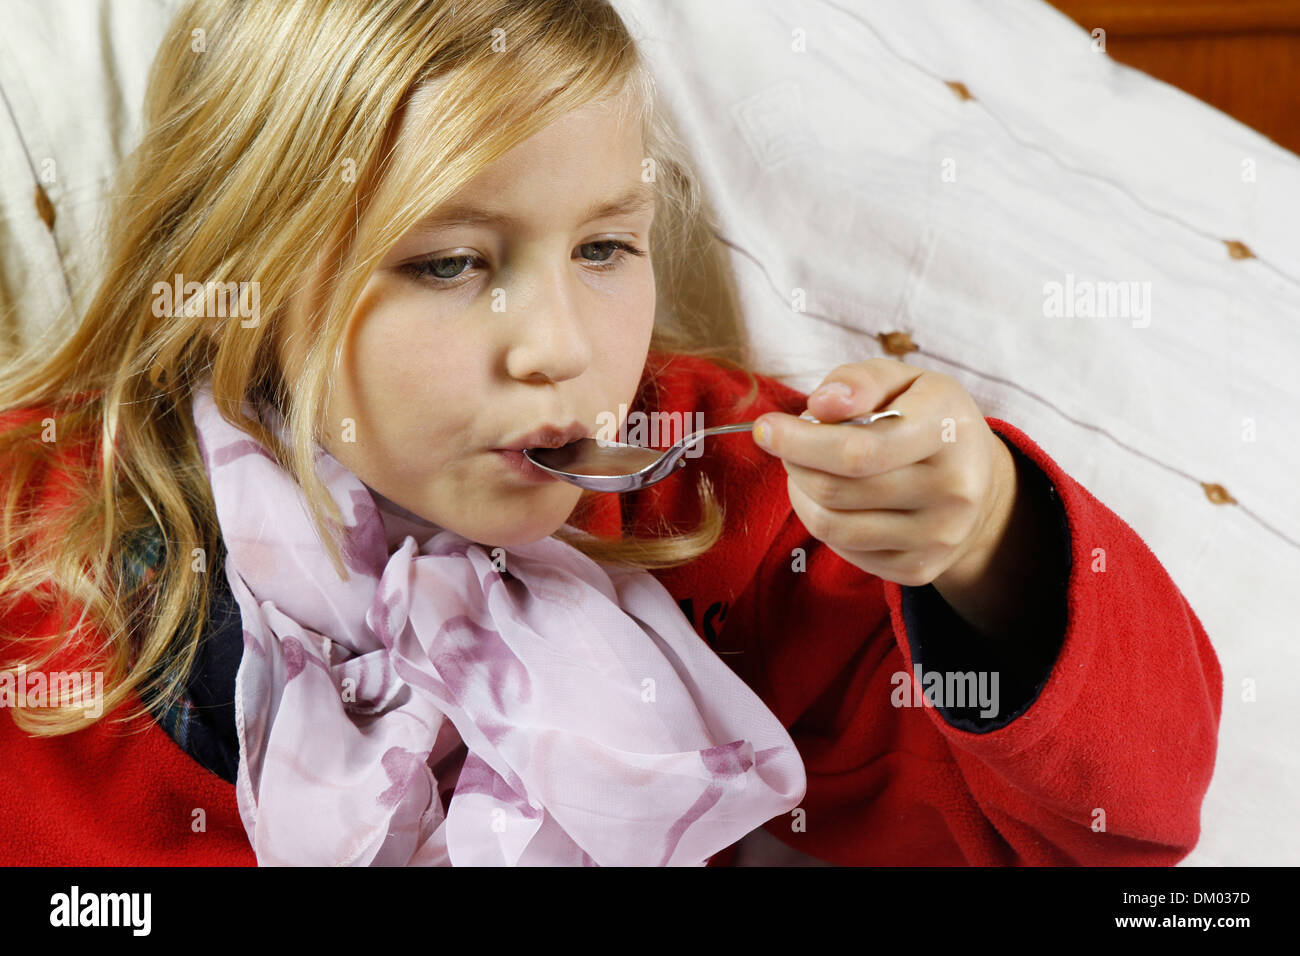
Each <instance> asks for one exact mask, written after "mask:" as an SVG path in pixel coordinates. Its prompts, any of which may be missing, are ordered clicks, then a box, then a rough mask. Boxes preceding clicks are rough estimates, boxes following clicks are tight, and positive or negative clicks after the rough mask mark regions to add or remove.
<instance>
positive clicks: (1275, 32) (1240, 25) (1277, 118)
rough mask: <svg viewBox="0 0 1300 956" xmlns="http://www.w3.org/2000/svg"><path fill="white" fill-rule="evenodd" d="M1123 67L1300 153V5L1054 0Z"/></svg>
mask: <svg viewBox="0 0 1300 956" xmlns="http://www.w3.org/2000/svg"><path fill="white" fill-rule="evenodd" d="M1050 2H1051V3H1052V5H1053V6H1054V7H1056V8H1057V9H1059V10H1060V11H1061V12H1063V13H1065V14H1067V15H1068V16H1069V17H1070V18H1071V19H1073V20H1074V21H1075V22H1076V23H1078V24H1079V25H1080V26H1082V27H1084V28H1085V29H1087V30H1089V31H1092V30H1096V29H1101V30H1105V31H1106V35H1105V42H1106V52H1107V53H1108V54H1109V55H1110V56H1112V57H1114V59H1116V60H1118V61H1119V62H1121V63H1124V64H1126V65H1128V66H1133V67H1136V68H1138V69H1139V70H1142V71H1144V72H1146V73H1150V74H1151V75H1152V76H1155V77H1157V78H1159V79H1161V80H1164V81H1165V82H1166V83H1170V84H1172V85H1174V86H1177V87H1179V88H1180V89H1182V90H1184V91H1186V92H1188V93H1190V94H1192V95H1193V96H1195V97H1197V98H1199V99H1202V100H1204V101H1205V102H1207V103H1209V104H1210V105H1211V106H1214V107H1216V108H1217V109H1220V110H1223V112H1225V113H1227V114H1229V115H1230V116H1232V117H1233V118H1235V119H1237V120H1240V121H1241V122H1243V123H1245V124H1246V125H1247V126H1250V127H1253V128H1254V129H1256V130H1258V131H1259V132H1261V133H1263V134H1264V135H1265V136H1267V137H1269V138H1270V139H1272V140H1273V141H1274V142H1276V143H1278V144H1279V145H1281V146H1284V147H1286V148H1287V149H1289V150H1291V151H1292V152H1297V153H1300V0H1050Z"/></svg>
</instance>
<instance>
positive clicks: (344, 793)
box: [193, 380, 806, 866]
mask: <svg viewBox="0 0 1300 956" xmlns="http://www.w3.org/2000/svg"><path fill="white" fill-rule="evenodd" d="M245 412H246V413H250V412H251V408H250V407H249V406H248V405H245ZM193 413H194V422H195V425H196V428H197V431H198V435H199V445H200V448H201V451H202V454H203V461H204V466H205V468H206V469H207V474H208V478H209V480H210V482H211V485H212V493H213V496H214V498H215V500H216V507H217V516H218V518H219V520H220V524H221V534H222V537H223V539H224V542H225V546H226V549H227V557H226V562H225V573H226V576H227V578H228V580H229V582H230V587H231V589H232V591H233V593H234V596H235V599H236V601H237V602H238V604H239V609H240V614H241V618H242V620H243V628H244V654H243V659H242V661H241V663H240V667H239V673H238V677H237V679H236V688H235V714H236V725H237V727H238V732H239V774H238V778H237V781H236V792H237V797H238V802H239V810H240V814H241V817H242V819H243V822H244V826H245V828H246V829H247V831H248V835H249V839H250V841H251V842H252V846H253V849H254V851H255V852H256V854H257V859H258V863H259V864H261V865H380V866H385V865H386V866H394V865H397V866H400V865H454V866H503V865H504V866H513V865H519V866H643V865H644V866H699V865H703V864H704V863H705V862H707V860H708V858H709V857H710V856H712V855H713V854H715V853H717V852H718V851H719V850H721V849H723V848H725V847H727V846H729V845H731V844H732V843H734V842H736V841H737V840H739V839H740V838H742V837H743V836H745V835H746V834H747V833H749V832H750V831H752V830H754V829H755V828H757V827H759V826H760V825H761V824H763V823H764V822H765V821H767V820H770V819H771V818H773V817H774V816H776V815H778V814H783V813H787V812H789V811H790V810H791V809H793V808H794V807H796V806H797V805H798V804H799V801H800V800H802V799H803V796H804V791H805V785H806V779H805V775H804V766H803V761H802V760H801V758H800V756H799V753H798V751H797V750H796V749H795V746H794V742H793V741H792V740H791V739H790V736H789V734H788V733H787V732H786V730H785V728H784V727H782V726H781V723H780V722H779V721H778V720H777V719H776V717H775V716H774V715H773V714H772V713H771V711H770V710H768V708H767V707H766V706H765V705H764V704H763V702H762V701H761V700H759V698H758V697H757V696H756V695H755V694H754V692H753V691H752V690H750V688H749V687H748V686H746V685H745V683H744V682H743V681H741V680H740V678H739V677H737V676H736V675H735V674H734V673H733V672H732V671H731V669H730V668H728V667H727V666H726V664H724V663H723V662H722V661H721V660H720V659H719V658H718V657H717V656H716V655H715V654H714V653H713V652H712V651H711V650H710V649H709V648H708V646H707V645H706V644H705V643H704V642H703V641H702V640H701V639H700V637H699V636H698V635H697V634H696V633H695V632H694V631H693V630H692V629H691V627H690V625H689V623H688V622H687V620H686V619H685V617H684V616H683V615H682V613H681V610H680V609H679V608H678V607H677V605H676V603H675V602H674V600H673V598H672V596H671V595H670V594H669V593H668V591H667V590H665V589H664V587H663V586H662V585H661V584H660V583H659V582H658V581H656V580H655V579H654V578H653V577H652V576H651V575H650V574H649V573H647V572H645V571H628V570H625V569H620V568H617V567H615V566H612V565H610V566H606V565H601V564H598V563H596V562H594V561H592V560H591V559H590V558H588V557H586V556H585V555H583V554H582V553H580V552H579V551H577V550H576V549H574V548H572V547H570V546H569V545H566V544H564V543H562V542H560V541H557V540H555V539H554V538H545V539H543V540H541V541H536V542H533V543H531V544H528V545H526V546H522V547H517V548H511V549H509V550H508V552H507V553H506V557H505V573H501V572H498V571H497V569H496V566H494V564H493V561H492V558H491V556H490V555H489V553H488V549H487V548H485V546H483V545H481V544H477V543H475V542H472V541H469V540H468V539H466V538H464V537H462V536H461V535H459V534H457V533H455V532H453V531H450V530H446V529H442V528H438V527H437V526H435V525H431V524H429V523H427V522H424V521H423V520H421V519H418V518H417V517H416V516H414V515H412V514H410V513H409V512H404V511H402V510H401V509H399V508H397V507H396V506H395V505H394V504H393V503H391V502H389V501H387V499H384V498H382V497H381V496H379V495H377V494H375V493H373V492H371V491H370V490H369V489H368V488H367V487H366V485H364V484H363V483H362V482H361V481H360V479H358V478H357V477H356V476H355V475H353V474H352V472H350V471H349V470H347V469H346V468H344V467H343V466H342V465H341V464H340V463H339V462H338V461H337V459H335V458H334V457H332V456H331V455H329V454H328V453H327V452H326V451H324V449H321V448H320V447H319V446H317V466H318V468H319V471H320V475H321V478H322V480H323V481H324V482H325V483H326V485H327V487H328V488H329V490H330V492H331V494H332V495H333V496H334V499H335V500H336V501H337V502H338V504H339V507H340V508H341V510H342V512H343V515H344V518H345V520H346V521H347V524H348V534H347V540H346V547H345V549H344V557H345V562H346V565H347V568H348V571H349V574H350V580H348V581H344V580H342V579H341V578H339V576H338V574H337V573H336V572H335V570H334V568H333V566H332V565H331V564H330V561H329V558H328V555H327V552H326V550H325V548H324V547H323V545H322V544H321V542H320V540H319V538H318V536H317V534H316V531H315V528H314V526H313V524H312V522H311V520H310V518H309V516H308V511H307V507H306V503H305V498H304V496H303V494H302V491H301V490H300V489H299V487H298V486H297V485H296V484H295V483H294V482H293V480H292V479H291V478H290V476H289V475H288V473H287V472H285V471H284V470H283V469H281V468H280V467H279V466H278V465H277V464H276V463H275V461H274V459H273V458H272V456H271V454H270V452H269V451H268V450H267V449H266V448H265V447H264V446H263V445H262V444H261V443H259V442H256V441H254V440H252V439H251V438H250V437H249V436H248V435H246V434H245V433H244V432H242V431H240V430H239V429H237V428H236V427H235V426H234V425H232V424H230V423H229V422H227V421H226V420H225V419H223V418H222V417H221V415H220V413H219V412H218V411H217V408H216V405H215V404H214V403H213V400H212V395H211V383H210V380H209V381H207V382H205V383H204V384H203V385H202V387H200V388H199V389H198V390H197V391H196V392H195V394H194V397H193ZM263 421H265V422H266V423H267V424H268V426H269V427H271V428H273V429H275V433H276V434H278V435H284V434H285V433H284V426H283V422H282V420H281V418H280V416H279V415H278V413H277V412H276V411H275V410H274V409H268V410H266V411H265V412H264V417H263Z"/></svg>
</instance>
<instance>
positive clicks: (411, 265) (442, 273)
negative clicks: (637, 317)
mask: <svg viewBox="0 0 1300 956" xmlns="http://www.w3.org/2000/svg"><path fill="white" fill-rule="evenodd" d="M578 248H579V249H596V250H600V249H606V250H608V251H607V253H606V255H605V257H604V258H601V257H600V255H599V253H597V255H596V256H595V257H591V256H588V257H585V258H586V259H587V264H588V265H590V266H591V267H592V268H594V269H596V270H597V271H600V272H605V271H608V270H610V269H616V268H618V266H619V265H620V264H621V263H622V262H623V260H624V258H625V257H626V256H629V255H632V256H644V255H645V250H643V249H638V248H636V246H634V245H632V244H631V243H629V242H624V241H623V240H621V239H603V240H601V241H600V242H586V243H583V244H582V245H581V246H579V247H578ZM459 263H478V264H480V265H482V264H483V260H482V259H481V258H480V257H479V256H435V257H433V258H429V259H419V260H417V261H415V262H408V263H407V264H406V265H404V266H402V267H401V269H402V271H403V272H406V273H407V274H408V275H411V276H414V277H415V278H417V279H423V280H425V281H427V282H432V283H433V284H434V285H439V286H453V285H459V284H460V283H458V282H456V280H457V279H460V278H462V277H464V276H465V275H466V274H467V273H466V270H465V268H464V267H463V266H462V267H460V268H457V265H458V264H459Z"/></svg>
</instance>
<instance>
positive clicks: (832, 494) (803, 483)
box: [782, 461, 946, 511]
mask: <svg viewBox="0 0 1300 956" xmlns="http://www.w3.org/2000/svg"><path fill="white" fill-rule="evenodd" d="M782 464H783V465H784V466H785V470H786V472H787V473H788V474H789V476H790V478H791V479H792V480H793V481H794V483H795V484H796V485H798V486H799V489H800V490H801V491H802V492H803V493H804V494H806V495H807V496H808V497H809V498H811V499H812V500H813V501H815V502H817V503H818V504H819V505H821V506H822V507H823V508H829V509H830V510H832V511H876V510H881V511H912V510H915V509H917V508H922V507H927V506H931V505H933V504H935V503H936V502H940V503H942V502H943V501H945V500H946V496H945V494H944V490H943V489H942V488H940V487H939V482H940V479H941V477H942V476H941V474H940V472H939V469H937V468H932V467H930V466H928V465H921V464H913V465H905V466H904V467H902V468H895V469H894V470H893V471H886V472H884V473H882V474H879V475H871V476H870V477H867V478H847V477H845V476H844V475H836V474H832V473H831V472H826V471H818V470H817V469H815V468H805V467H804V466H803V465H796V464H794V463H793V462H791V461H782Z"/></svg>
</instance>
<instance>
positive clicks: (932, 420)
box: [753, 358, 1016, 610]
mask: <svg viewBox="0 0 1300 956" xmlns="http://www.w3.org/2000/svg"><path fill="white" fill-rule="evenodd" d="M828 385H830V386H832V387H834V386H844V387H847V388H848V389H851V392H850V393H849V394H847V395H840V394H836V393H835V392H834V391H829V392H826V391H824V389H825V388H826V386H828ZM891 408H893V409H897V410H898V411H900V412H902V414H903V417H902V418H901V419H900V418H886V419H882V420H880V421H878V422H876V423H875V424H872V425H866V426H861V427H859V426H854V425H845V426H839V427H832V426H830V425H827V424H814V423H812V422H809V421H805V420H803V419H801V418H797V417H795V416H793V415H786V414H784V413H781V412H769V413H767V414H765V415H762V416H760V417H759V418H758V419H757V421H756V422H755V425H754V432H753V434H754V440H755V441H756V442H758V444H759V446H760V447H762V448H764V449H765V450H767V451H769V452H770V453H772V454H774V455H777V456H779V457H780V458H781V462H782V464H783V465H784V466H785V470H786V472H787V473H788V474H789V481H788V483H787V484H788V488H789V492H790V504H791V506H792V507H793V508H794V511H795V514H797V515H798V516H799V519H800V520H801V521H802V522H803V523H804V526H805V527H806V528H807V529H808V531H809V532H810V533H811V534H812V535H813V537H815V538H817V539H818V540H820V541H823V542H825V543H826V545H827V546H828V547H830V549H831V550H832V551H834V552H835V553H836V554H838V555H839V556H840V557H842V558H843V559H844V560H845V561H848V562H849V563H850V564H853V565H855V566H857V567H859V568H861V569H862V570H864V571H867V572H869V573H871V574H874V575H876V576H878V577H881V578H884V579H886V580H889V581H894V582H897V583H898V584H902V585H907V586H911V587H920V586H922V585H925V584H929V583H932V582H933V583H934V584H935V586H936V588H939V589H940V590H941V592H943V593H944V596H945V597H948V596H949V593H952V594H957V593H963V594H974V592H975V591H977V590H980V591H987V590H988V589H989V588H996V587H997V586H998V585H999V583H1000V582H996V581H991V580H990V575H989V574H988V573H987V572H988V571H989V570H990V566H991V561H992V557H993V555H994V553H995V551H996V550H997V546H998V544H999V542H1000V541H1001V540H1002V537H1003V535H1004V533H1005V532H1006V530H1007V527H1008V525H1009V523H1010V519H1011V515H1012V511H1013V508H1012V506H1013V504H1014V501H1015V493H1016V464H1015V460H1014V459H1013V458H1012V456H1011V453H1010V451H1008V450H1007V448H1006V446H1005V445H1004V444H1003V443H1002V440H1001V439H1000V438H998V436H997V435H995V434H994V433H993V431H992V430H991V429H990V428H989V427H988V423H987V422H985V421H984V416H983V414H981V412H980V410H979V408H978V407H977V406H976V404H975V400H974V399H973V398H971V396H970V395H969V394H968V393H967V392H966V390H965V389H963V388H962V387H961V385H960V384H958V383H957V381H956V380H954V379H952V378H950V377H948V376H947V375H943V374H941V373H939V372H929V371H925V370H922V369H917V368H915V367H913V366H910V365H906V364H904V363H902V362H896V361H894V360H893V359H883V358H877V359H870V360H868V361H865V362H858V363H854V364H850V365H841V366H839V367H837V368H835V369H833V370H832V371H831V373H830V374H829V375H827V376H826V378H825V379H824V380H823V382H822V386H821V387H819V388H818V389H817V390H815V391H814V392H813V394H812V395H810V396H809V399H808V412H806V413H805V414H809V413H811V414H812V415H813V416H815V417H816V418H818V419H820V420H821V421H822V422H835V421H839V420H841V419H845V418H854V417H856V416H860V415H861V416H865V415H869V414H871V413H872V412H877V411H884V410H886V409H891ZM762 425H766V426H767V433H766V435H763V434H760V432H761V431H762V429H761V428H760V426H762ZM945 584H947V585H949V590H948V591H944V585H945ZM949 603H955V602H954V601H951V600H950V601H949ZM958 609H959V610H961V608H960V606H959V608H958Z"/></svg>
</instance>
